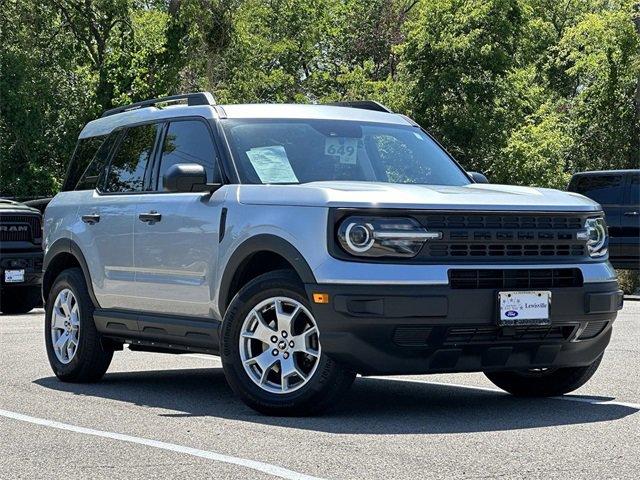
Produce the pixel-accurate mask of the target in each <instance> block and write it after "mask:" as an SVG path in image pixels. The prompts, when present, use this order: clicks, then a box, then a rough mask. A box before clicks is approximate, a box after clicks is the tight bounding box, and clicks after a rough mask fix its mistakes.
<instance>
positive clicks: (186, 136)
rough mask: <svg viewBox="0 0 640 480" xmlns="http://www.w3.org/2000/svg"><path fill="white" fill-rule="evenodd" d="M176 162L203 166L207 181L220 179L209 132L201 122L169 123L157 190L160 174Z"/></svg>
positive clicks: (160, 187) (160, 184)
mask: <svg viewBox="0 0 640 480" xmlns="http://www.w3.org/2000/svg"><path fill="white" fill-rule="evenodd" d="M177 163H198V164H200V165H202V166H203V167H204V168H205V170H206V172H207V181H208V182H219V181H220V173H219V171H218V169H217V162H216V154H215V150H214V147H213V142H212V140H211V134H210V133H209V129H208V128H207V126H206V125H205V124H204V123H203V122H199V121H184V122H173V123H171V124H170V125H169V129H168V130H167V135H166V137H165V140H164V145H163V147H162V160H161V163H160V178H159V180H158V189H159V190H162V189H163V185H162V176H163V175H164V173H165V172H166V171H167V170H168V169H169V167H171V166H172V165H175V164H177Z"/></svg>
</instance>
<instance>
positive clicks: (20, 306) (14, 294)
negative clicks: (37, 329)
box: [0, 286, 41, 315]
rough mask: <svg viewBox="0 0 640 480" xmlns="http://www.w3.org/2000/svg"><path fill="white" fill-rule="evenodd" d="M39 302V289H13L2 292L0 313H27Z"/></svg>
mask: <svg viewBox="0 0 640 480" xmlns="http://www.w3.org/2000/svg"><path fill="white" fill-rule="evenodd" d="M40 302H41V297H40V287H39V286H38V287H14V288H7V289H5V290H3V292H2V295H1V298H0V311H2V313H4V314H5V315H17V314H21V313H29V312H30V311H31V310H33V309H34V308H36V307H37V306H38V305H39V304H40Z"/></svg>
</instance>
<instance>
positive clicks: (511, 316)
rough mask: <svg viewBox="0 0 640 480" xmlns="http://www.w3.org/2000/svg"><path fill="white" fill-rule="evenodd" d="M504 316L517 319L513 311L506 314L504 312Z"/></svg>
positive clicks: (516, 313)
mask: <svg viewBox="0 0 640 480" xmlns="http://www.w3.org/2000/svg"><path fill="white" fill-rule="evenodd" d="M504 314H505V315H506V316H507V317H509V318H513V317H517V316H518V312H516V311H515V310H509V311H508V312H505V313H504Z"/></svg>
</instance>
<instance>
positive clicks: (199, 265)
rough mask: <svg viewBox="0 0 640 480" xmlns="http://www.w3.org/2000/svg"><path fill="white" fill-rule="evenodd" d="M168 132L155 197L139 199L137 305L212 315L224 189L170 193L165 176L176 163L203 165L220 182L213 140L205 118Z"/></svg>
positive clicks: (177, 313)
mask: <svg viewBox="0 0 640 480" xmlns="http://www.w3.org/2000/svg"><path fill="white" fill-rule="evenodd" d="M164 131H165V135H164V138H163V139H162V141H161V147H160V148H159V152H158V155H157V156H156V165H155V168H154V174H153V179H152V184H153V189H154V190H155V193H153V194H149V195H145V196H143V197H141V198H140V199H139V201H138V206H137V212H136V218H135V222H134V223H135V227H134V232H135V234H134V237H135V239H134V245H135V246H134V251H135V268H136V285H135V292H136V293H135V294H136V297H137V301H138V305H137V307H138V310H140V311H145V312H155V313H163V314H169V315H175V316H195V317H209V316H210V315H211V306H212V304H211V302H212V288H213V281H214V279H215V278H216V277H215V271H216V268H217V262H218V243H219V238H218V231H219V225H220V216H221V212H222V206H223V201H224V190H225V189H224V188H222V189H218V190H217V191H216V192H214V193H213V194H210V193H209V192H204V193H202V192H193V193H168V192H164V189H163V185H162V176H163V174H164V172H166V170H167V169H168V168H169V167H170V166H172V165H174V164H178V163H198V164H201V165H203V166H204V167H205V170H206V172H207V181H208V182H210V183H220V182H221V174H220V168H219V165H218V159H217V154H216V149H215V145H214V140H213V136H212V132H211V130H210V128H209V125H208V124H207V123H206V122H205V121H204V120H203V119H194V118H189V119H180V120H175V121H171V122H169V123H167V124H166V125H165V127H164Z"/></svg>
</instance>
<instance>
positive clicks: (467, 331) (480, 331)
mask: <svg viewBox="0 0 640 480" xmlns="http://www.w3.org/2000/svg"><path fill="white" fill-rule="evenodd" d="M574 329H575V326H571V325H566V326H563V325H558V326H555V325H528V326H521V327H514V328H512V329H505V330H503V329H501V328H498V327H453V328H449V330H448V331H447V336H446V339H445V341H444V343H445V344H469V343H493V342H501V341H504V342H527V341H563V340H568V339H569V338H570V337H571V334H572V333H573V331H574Z"/></svg>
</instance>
